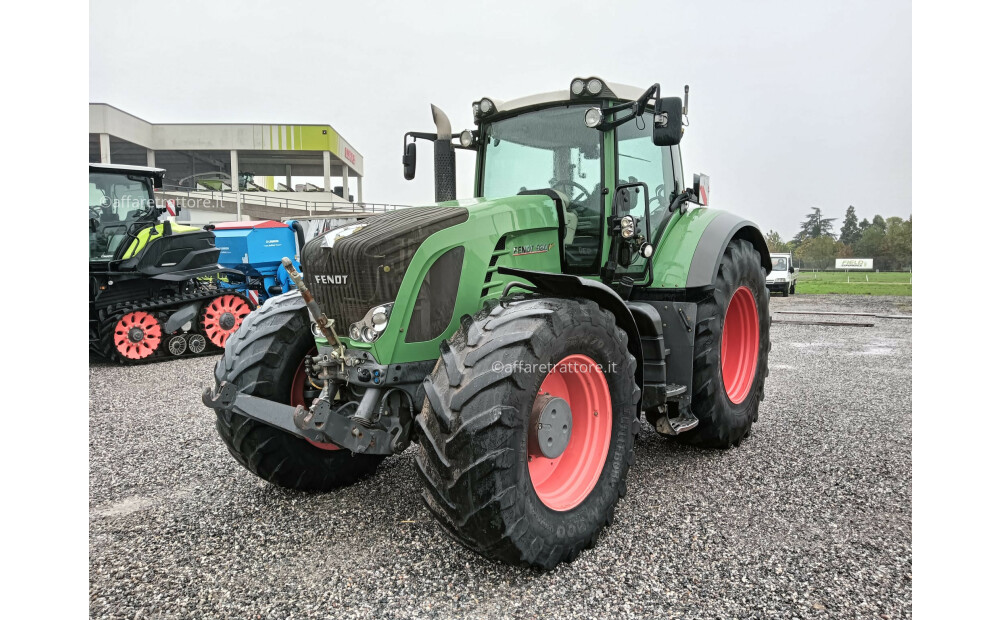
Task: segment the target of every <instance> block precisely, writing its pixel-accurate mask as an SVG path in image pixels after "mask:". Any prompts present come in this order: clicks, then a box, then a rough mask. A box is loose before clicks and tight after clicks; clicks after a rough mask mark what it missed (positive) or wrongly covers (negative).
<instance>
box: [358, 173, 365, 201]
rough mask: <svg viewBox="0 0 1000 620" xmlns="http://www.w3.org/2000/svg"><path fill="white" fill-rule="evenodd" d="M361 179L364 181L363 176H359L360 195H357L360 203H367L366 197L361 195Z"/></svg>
mask: <svg viewBox="0 0 1000 620" xmlns="http://www.w3.org/2000/svg"><path fill="white" fill-rule="evenodd" d="M361 179H362V177H361V175H358V195H357V198H358V202H364V201H365V199H364V196H362V194H361Z"/></svg>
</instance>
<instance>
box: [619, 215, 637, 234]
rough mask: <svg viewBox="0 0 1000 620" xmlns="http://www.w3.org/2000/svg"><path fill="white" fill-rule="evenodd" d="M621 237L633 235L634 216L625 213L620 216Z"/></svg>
mask: <svg viewBox="0 0 1000 620" xmlns="http://www.w3.org/2000/svg"><path fill="white" fill-rule="evenodd" d="M621 228H622V237H624V238H625V239H631V238H632V237H634V236H635V218H634V217H632V216H631V215H626V216H624V217H622V223H621Z"/></svg>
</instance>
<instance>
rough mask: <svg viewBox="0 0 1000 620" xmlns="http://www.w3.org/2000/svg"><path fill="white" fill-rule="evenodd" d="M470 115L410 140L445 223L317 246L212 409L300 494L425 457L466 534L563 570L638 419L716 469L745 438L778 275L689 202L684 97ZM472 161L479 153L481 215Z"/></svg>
mask: <svg viewBox="0 0 1000 620" xmlns="http://www.w3.org/2000/svg"><path fill="white" fill-rule="evenodd" d="M472 108H473V118H474V122H475V129H472V130H466V131H462V132H458V133H453V132H452V128H451V124H450V122H449V120H448V118H447V117H446V116H445V115H444V113H443V112H442V111H441V110H439V109H437V108H436V107H433V106H432V115H433V119H434V122H435V125H436V131H434V132H428V133H422V132H410V133H407V134H406V135H405V137H404V155H403V164H404V176H405V177H406V178H413V176H414V172H415V170H416V155H417V148H416V143H417V141H419V140H427V141H431V142H432V143H433V145H434V180H435V193H436V200H437V203H436V204H434V205H430V206H425V207H413V208H408V209H402V210H399V211H396V212H392V213H387V214H385V215H379V216H376V217H372V218H369V219H367V220H365V221H363V222H358V223H354V224H351V225H349V226H344V227H342V228H338V229H335V230H332V231H330V232H328V233H326V234H325V235H323V236H321V237H318V238H316V239H314V240H312V241H310V242H309V243H307V244H306V246H305V249H304V251H303V256H302V273H301V274H300V273H298V272H297V271H295V270H294V269H292V270H291V272H290V277H292V279H293V281H295V283H296V287H297V290H296V291H294V292H289V293H286V294H284V295H281V296H277V297H274V298H272V299H270V300H268V301H267V303H265V304H264V305H263V306H262V307H261V308H260V310H258V311H257V312H255V313H254V314H253V315H251V317H249V318H248V320H247V321H245V322H244V323H243V325H242V326H241V327H240V329H239V330H237V332H236V333H235V334H234V335H233V337H232V338H230V340H229V341H228V342H227V344H226V349H225V353H224V355H223V356H222V358H221V359H220V361H219V363H218V364H217V366H216V369H215V379H216V385H215V387H214V388H210V389H208V390H206V391H205V393H204V394H203V397H202V398H203V400H204V402H205V404H206V405H208V406H209V407H212V408H213V409H214V410H215V413H216V416H217V428H218V432H219V435H220V436H221V438H222V441H223V442H224V443H225V444H226V446H227V447H228V448H229V451H230V452H231V453H232V455H233V457H234V458H235V459H236V460H237V461H238V462H239V463H240V464H242V465H243V466H244V467H245V468H247V469H248V470H250V471H251V472H253V473H255V474H257V475H258V476H260V477H261V478H263V479H265V480H267V481H268V482H270V483H272V484H276V485H279V486H283V487H287V488H292V489H301V490H308V491H327V490H330V489H333V488H335V487H338V486H341V485H346V484H351V483H354V482H356V481H357V480H360V479H361V478H363V477H364V476H366V475H368V474H370V473H372V472H373V471H374V470H375V469H376V468H377V467H378V465H379V463H380V462H381V461H382V460H383V459H385V458H386V457H387V456H389V455H392V454H399V453H400V452H403V451H404V450H406V449H407V447H408V446H410V445H411V444H416V449H415V452H414V459H413V460H414V462H415V464H416V470H417V477H418V478H419V480H420V481H421V489H420V493H421V495H422V498H423V500H424V502H425V504H426V505H427V507H428V509H429V510H430V512H431V514H433V515H434V517H435V518H436V519H437V520H438V521H439V522H440V524H441V525H442V526H443V527H444V529H445V530H447V532H448V533H450V534H451V535H452V536H453V537H454V538H455V539H457V540H458V541H459V542H460V543H461V544H463V545H464V546H466V547H468V548H469V549H472V550H474V551H475V552H477V553H480V554H482V555H484V556H486V557H488V558H492V559H496V560H500V561H503V562H508V563H515V564H526V565H532V566H540V567H544V568H551V567H553V566H555V565H556V564H558V563H559V562H563V561H571V560H573V559H574V558H575V557H576V556H577V555H578V554H579V553H580V552H581V550H583V549H585V548H587V547H590V546H592V545H594V544H596V543H597V540H598V535H599V533H600V532H601V530H602V529H603V528H604V527H605V526H606V525H609V524H610V523H611V522H612V517H613V514H614V510H615V507H616V505H617V504H618V502H619V500H620V499H621V498H622V497H624V496H625V488H626V478H627V474H628V471H629V467H630V466H631V465H632V463H633V460H634V452H633V447H634V443H635V441H636V437H637V435H638V433H639V430H640V424H641V420H642V418H643V416H645V419H646V420H647V421H648V422H649V423H650V424H651V425H652V426H653V428H655V429H656V431H657V432H659V433H660V434H661V435H665V436H667V437H670V438H672V439H676V440H679V441H683V442H687V443H691V444H694V445H697V446H703V447H706V448H728V447H731V446H735V445H737V444H739V443H740V442H741V441H742V440H744V439H745V438H746V437H747V436H748V435H749V433H750V429H751V425H752V424H753V423H754V421H756V420H757V416H758V412H759V408H760V401H761V399H762V398H763V396H764V380H765V377H766V376H767V357H768V351H769V349H770V339H769V335H768V331H769V326H770V319H769V314H768V293H767V288H766V287H765V276H766V274H767V272H768V271H769V270H770V259H769V255H768V252H767V249H766V245H765V243H764V239H763V237H762V235H761V233H760V231H759V230H758V228H757V227H756V226H755V225H753V224H752V223H750V222H748V221H747V220H745V219H743V218H741V217H739V216H736V215H732V214H730V213H727V212H725V211H720V210H715V209H709V208H707V203H708V196H709V187H708V178H707V177H706V176H703V175H696V176H695V177H694V183H693V187H691V188H687V187H685V185H684V182H683V180H684V175H683V170H682V167H681V153H680V149H679V143H680V141H681V136H682V134H683V132H684V128H685V126H687V122H686V118H687V89H686V88H685V96H684V99H683V100H682V99H681V98H679V97H661V96H660V88H659V86H658V85H655V84H654V85H653V86H651V87H649V88H646V89H643V88H635V87H630V86H623V85H619V84H611V83H608V82H605V81H603V80H601V79H599V78H577V79H574V80H572V81H570V83H569V84H568V88H566V89H565V90H559V91H555V92H548V93H543V94H539V95H534V96H529V97H523V98H519V99H514V100H511V101H506V102H505V101H500V100H498V99H493V98H483V99H479V100H477V101H476V102H475V103H473V105H472ZM456 149H467V150H471V151H473V152H474V153H475V155H476V174H475V197H473V198H467V199H461V200H456V196H455V151H456ZM321 531H322V530H321ZM320 535H321V536H325V535H326V534H325V533H321V534H320ZM331 544H336V543H335V542H333V543H331ZM352 544H354V543H352Z"/></svg>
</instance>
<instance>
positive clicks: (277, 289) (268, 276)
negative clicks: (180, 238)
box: [210, 220, 305, 306]
mask: <svg viewBox="0 0 1000 620" xmlns="http://www.w3.org/2000/svg"><path fill="white" fill-rule="evenodd" d="M210 228H212V232H214V233H215V246H216V247H217V248H218V249H219V264H220V265H222V266H223V267H226V268H227V269H229V270H232V271H238V272H240V275H236V274H234V273H232V271H230V272H229V273H225V274H220V276H219V278H220V282H219V286H220V288H223V289H230V290H233V291H237V292H239V293H241V294H243V295H244V296H245V297H246V298H247V299H249V300H250V301H251V302H253V304H254V306H259V305H260V304H262V303H264V300H266V299H267V298H268V297H273V296H274V295H280V294H281V293H285V292H287V291H289V290H291V287H292V286H293V284H292V282H291V280H290V279H289V277H288V271H286V270H285V269H284V268H282V266H281V259H282V257H285V256H294V257H295V260H294V261H293V262H294V264H295V267H296V269H298V268H299V263H298V256H299V252H300V250H301V248H302V246H304V245H305V231H304V230H303V228H302V225H301V224H300V223H299V222H297V221H294V220H293V221H289V222H284V223H283V222H275V221H271V220H258V221H250V222H222V223H219V224H215V225H214V227H210Z"/></svg>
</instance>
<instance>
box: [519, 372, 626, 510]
mask: <svg viewBox="0 0 1000 620" xmlns="http://www.w3.org/2000/svg"><path fill="white" fill-rule="evenodd" d="M538 394H539V396H541V395H544V394H549V395H551V396H555V397H558V398H561V399H563V400H565V401H566V402H567V403H568V404H569V406H570V410H571V411H572V418H573V428H572V431H571V434H570V440H569V444H568V445H567V446H566V449H565V450H564V451H563V453H562V454H560V455H559V456H557V457H556V458H554V459H549V458H546V457H545V456H543V455H542V454H541V453H533V452H532V449H531V448H529V449H528V474H529V475H530V476H531V486H532V487H534V489H535V494H536V495H537V496H538V499H540V500H541V501H542V503H543V504H545V505H546V506H548V507H549V508H551V509H552V510H558V511H565V510H571V509H572V508H575V507H577V506H579V505H580V504H581V503H582V502H583V500H585V499H587V496H588V495H590V492H591V491H593V490H594V487H595V486H597V480H598V479H599V478H600V477H601V472H602V471H603V470H604V462H605V461H606V460H607V458H608V449H609V448H610V447H611V426H612V411H611V393H610V392H609V391H608V382H607V380H606V379H605V378H604V373H603V372H602V371H601V368H600V366H598V365H597V363H596V362H594V360H592V359H590V358H589V357H587V356H586V355H569V356H567V357H564V358H563V359H562V360H560V361H559V363H558V364H556V365H555V367H554V368H553V369H552V370H550V371H549V373H548V374H547V375H546V376H545V380H543V381H542V386H541V387H540V388H539V389H538ZM528 443H529V445H530V442H528Z"/></svg>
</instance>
